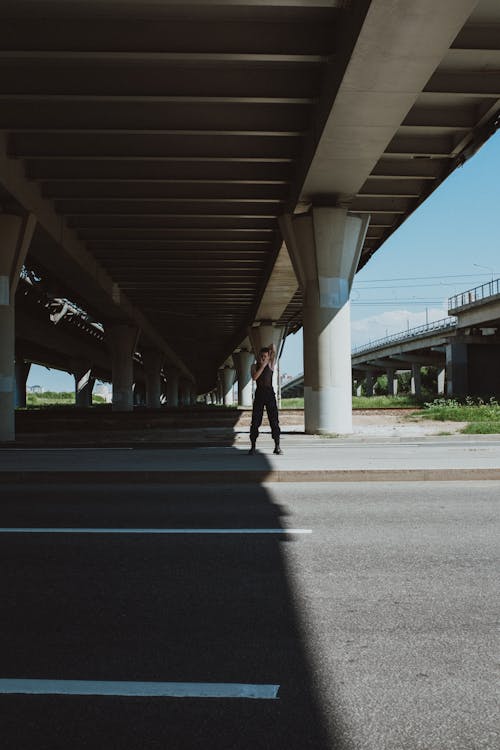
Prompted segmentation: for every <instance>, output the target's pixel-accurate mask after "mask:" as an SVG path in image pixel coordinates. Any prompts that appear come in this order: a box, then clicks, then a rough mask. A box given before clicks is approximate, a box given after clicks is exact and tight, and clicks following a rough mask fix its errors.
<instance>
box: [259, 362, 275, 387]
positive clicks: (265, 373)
mask: <svg viewBox="0 0 500 750" xmlns="http://www.w3.org/2000/svg"><path fill="white" fill-rule="evenodd" d="M255 383H256V385H257V388H272V387H273V371H272V370H271V368H270V367H269V365H266V366H265V367H264V369H263V370H262V372H261V374H260V375H259V377H258V378H257V380H256V381H255Z"/></svg>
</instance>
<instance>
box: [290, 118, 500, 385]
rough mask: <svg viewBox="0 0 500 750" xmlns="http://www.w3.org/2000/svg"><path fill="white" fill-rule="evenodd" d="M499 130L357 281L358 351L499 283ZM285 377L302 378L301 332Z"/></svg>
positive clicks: (355, 323) (294, 338) (353, 324)
mask: <svg viewBox="0 0 500 750" xmlns="http://www.w3.org/2000/svg"><path fill="white" fill-rule="evenodd" d="M499 174H500V132H497V133H496V134H495V135H494V136H493V137H492V138H490V140H489V141H488V142H487V143H486V144H485V145H484V146H483V147H482V149H481V150H480V151H478V152H477V153H476V154H475V155H474V157H473V158H472V159H470V160H469V161H468V162H466V163H465V164H464V165H463V166H462V167H461V168H460V169H457V170H455V172H453V174H451V175H450V176H449V177H448V179H447V180H446V181H445V182H444V183H443V184H442V185H440V187H439V188H438V189H437V190H435V191H434V193H433V194H432V195H431V196H430V197H429V198H428V199H427V201H425V203H423V204H422V205H421V206H420V207H419V208H418V209H417V210H416V211H415V212H414V213H413V214H412V215H411V216H410V217H409V219H407V220H406V221H405V223H404V224H403V225H402V226H401V227H400V228H399V229H398V230H397V231H396V232H395V233H394V234H393V235H392V236H391V237H390V238H389V239H388V240H387V242H385V244H384V245H383V246H382V247H381V248H380V249H379V250H377V252H376V253H375V255H374V256H373V257H372V258H371V260H370V261H369V262H368V263H367V264H366V266H365V267H364V268H363V269H362V270H361V271H360V272H359V273H358V274H357V275H356V277H355V279H354V284H353V287H352V293H351V331H352V345H353V347H356V346H360V345H362V344H367V343H369V342H370V341H375V340H377V339H379V338H384V337H385V336H386V335H391V334H392V333H398V332H399V331H404V330H406V329H407V327H408V326H409V327H410V328H413V327H416V326H419V325H423V324H424V323H426V321H427V320H428V321H429V322H432V321H434V320H440V319H441V318H445V317H447V314H448V313H447V309H448V308H447V301H448V297H451V296H452V295H453V294H456V293H457V292H462V291H466V290H467V289H471V288H472V287H475V286H479V285H480V284H484V283H486V282H488V281H491V278H492V275H493V277H494V278H495V279H497V278H500V232H499V227H498V215H499V213H500V184H499V183H500V178H499ZM281 371H282V372H287V373H289V374H290V375H296V374H298V373H301V372H302V332H301V331H300V332H299V333H297V334H295V335H293V336H289V337H288V339H287V341H286V343H285V347H284V350H283V357H282V360H281Z"/></svg>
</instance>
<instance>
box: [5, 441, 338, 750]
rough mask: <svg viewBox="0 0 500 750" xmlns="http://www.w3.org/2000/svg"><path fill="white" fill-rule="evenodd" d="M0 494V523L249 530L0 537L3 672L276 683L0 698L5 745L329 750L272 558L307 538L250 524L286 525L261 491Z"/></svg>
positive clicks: (28, 490)
mask: <svg viewBox="0 0 500 750" xmlns="http://www.w3.org/2000/svg"><path fill="white" fill-rule="evenodd" d="M225 450H227V449H225ZM232 450H234V451H235V452H237V453H239V454H241V451H236V449H232ZM266 461H267V459H266V458H265V456H263V455H262V454H261V455H260V456H259V465H263V464H265V463H266ZM4 497H5V500H4V502H3V503H2V506H1V517H2V520H1V526H2V527H11V526H15V527H23V526H27V527H28V526H29V527H56V526H57V527H73V528H75V527H101V528H142V529H145V528H153V529H154V528H162V529H167V528H168V529H172V528H175V529H186V530H187V529H191V530H193V529H216V528H217V529H226V530H228V529H232V530H238V529H239V530H246V531H245V532H244V533H224V534H199V533H198V534H196V533H182V534H175V535H173V534H168V535H160V534H151V533H149V534H146V533H144V534H134V535H132V534H128V535H127V534H113V535H112V534H74V533H73V534H30V535H5V536H3V537H2V557H3V558H4V560H3V563H2V564H3V569H4V575H3V577H2V584H1V591H0V596H1V597H2V602H3V613H2V630H3V638H2V641H1V647H0V648H1V659H0V662H1V664H2V668H1V672H2V674H1V677H2V678H4V679H5V678H17V679H19V678H26V679H57V680H92V681H95V680H110V681H122V680H123V681H133V680H136V681H142V682H148V681H154V682H182V683H224V684H228V683H230V684H234V683H238V684H251V685H258V686H262V685H276V686H279V689H278V693H277V698H276V699H228V698H209V699H201V698H182V699H175V698H151V697H150V698H137V697H136V698H124V697H89V696H86V697H79V696H71V697H68V696H53V695H48V696H39V695H37V696H20V695H9V696H1V697H0V703H1V704H2V707H3V710H2V714H3V717H4V721H3V729H2V746H3V748H4V750H10V749H11V748H16V750H24V749H25V748H30V750H31V748H37V750H43V748H47V749H49V748H50V750H56V749H57V748H61V749H62V748H64V750H67V749H69V748H71V750H79V749H80V748H96V749H97V748H120V750H128V748H134V749H138V748H141V749H142V748H148V749H149V748H169V749H170V748H171V749H172V750H193V749H198V748H199V749H200V750H201V748H203V749H204V750H206V749H207V748H217V750H229V748H238V749H241V750H259V749H260V748H273V749H276V748H278V749H280V750H281V749H283V750H304V749H305V748H314V750H327V748H328V749H332V748H341V747H342V743H341V740H340V737H339V736H338V735H337V732H336V731H335V729H333V730H332V729H331V727H332V726H335V718H334V717H331V716H329V722H328V724H329V726H330V728H329V730H328V731H327V730H326V722H325V721H324V717H323V715H322V709H321V706H320V700H319V695H318V693H317V688H316V686H317V684H318V680H317V677H316V676H315V675H314V673H312V669H311V664H310V663H309V659H308V651H309V647H308V644H307V643H306V642H304V635H303V633H302V630H301V627H300V625H299V613H298V612H297V611H296V603H295V600H294V590H293V586H292V582H291V580H290V579H289V576H288V573H287V568H286V565H285V560H284V550H285V546H286V545H290V544H311V543H313V542H312V539H311V537H308V538H307V540H306V538H305V537H303V538H300V541H297V539H299V537H294V536H293V535H286V534H283V533H273V534H271V533H249V531H259V530H262V529H268V530H269V529H272V530H276V531H278V532H279V531H280V530H283V529H284V528H285V527H286V518H283V516H282V511H281V509H280V507H279V506H278V505H276V504H275V503H274V502H273V501H272V498H271V497H270V495H269V493H268V491H267V490H266V489H265V487H263V486H262V485H261V484H241V485H238V486H230V485H228V484H225V485H216V484H213V485H205V486H200V485H182V486H180V485H178V486H175V485H154V484H143V485H140V484H137V485H125V484H122V485H120V484H116V485H110V484H107V485H91V486H89V485H87V486H85V485H72V486H65V485H52V486H45V487H41V488H40V487H33V486H30V485H25V486H20V485H19V486H17V487H12V488H11V490H9V492H8V493H5V495H4ZM313 533H314V530H313ZM7 561H8V564H7V565H5V563H6V562H7ZM330 697H331V696H330ZM330 705H331V702H330Z"/></svg>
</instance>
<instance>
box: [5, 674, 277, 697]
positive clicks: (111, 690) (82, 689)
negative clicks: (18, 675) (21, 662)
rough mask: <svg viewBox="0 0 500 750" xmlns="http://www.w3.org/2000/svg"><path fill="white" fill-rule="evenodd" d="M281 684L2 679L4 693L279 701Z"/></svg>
mask: <svg viewBox="0 0 500 750" xmlns="http://www.w3.org/2000/svg"><path fill="white" fill-rule="evenodd" d="M279 687H280V686H279V685H249V684H245V683H243V684H239V683H225V682H220V683H217V682H111V681H97V682H94V681H92V680H26V679H23V680H11V679H8V680H2V679H0V693H1V694H23V695H123V696H139V697H161V698H255V699H261V700H275V699H277V698H278V690H279Z"/></svg>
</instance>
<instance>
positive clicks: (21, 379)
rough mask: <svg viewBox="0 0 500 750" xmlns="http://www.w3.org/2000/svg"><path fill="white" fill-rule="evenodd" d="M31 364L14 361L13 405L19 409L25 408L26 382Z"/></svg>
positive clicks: (21, 360) (20, 360)
mask: <svg viewBox="0 0 500 750" xmlns="http://www.w3.org/2000/svg"><path fill="white" fill-rule="evenodd" d="M30 369H31V362H25V361H24V360H23V359H19V360H18V359H16V363H15V373H16V400H15V405H16V407H18V408H20V409H25V408H26V382H27V380H28V375H29V374H30Z"/></svg>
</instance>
